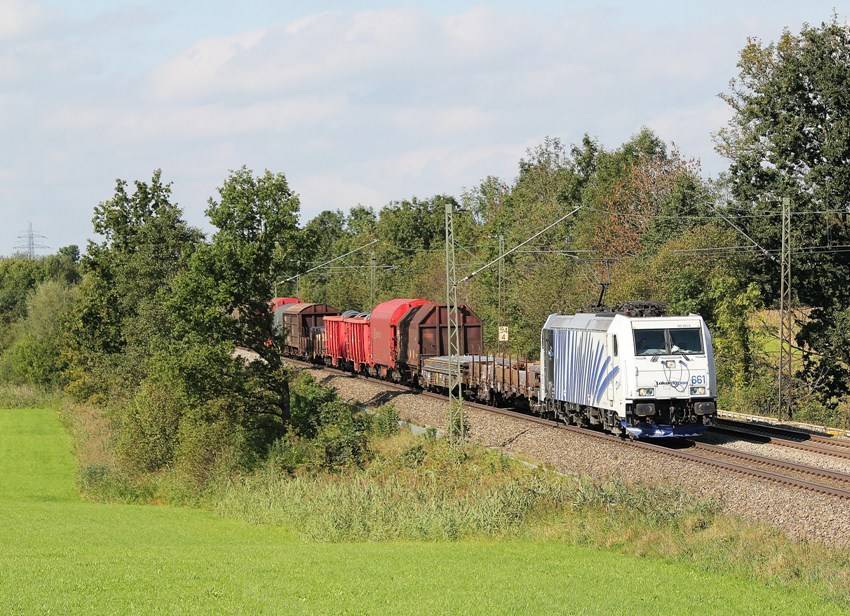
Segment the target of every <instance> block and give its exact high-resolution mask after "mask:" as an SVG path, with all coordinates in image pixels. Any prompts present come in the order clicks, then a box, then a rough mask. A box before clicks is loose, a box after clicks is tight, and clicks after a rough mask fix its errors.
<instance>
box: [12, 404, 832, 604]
mask: <svg viewBox="0 0 850 616" xmlns="http://www.w3.org/2000/svg"><path fill="white" fill-rule="evenodd" d="M435 446H437V447H439V446H440V445H439V444H438V445H435ZM72 447H73V445H72V442H71V439H70V438H69V436H68V435H67V434H66V433H65V431H64V430H63V428H62V426H61V424H60V422H59V420H58V419H57V416H56V414H55V412H54V411H51V410H46V409H40V410H39V409H29V410H27V409H21V410H14V411H11V410H5V411H0V473H2V477H3V478H4V479H3V482H2V484H0V543H2V545H3V546H4V548H5V549H4V550H3V552H2V555H0V567H2V571H4V575H3V576H2V578H0V605H2V606H3V611H4V612H6V613H38V612H59V613H80V612H83V613H85V612H98V613H103V612H110V613H129V612H133V613H139V612H152V611H165V612H169V613H181V612H195V613H210V612H216V613H221V612H228V611H231V612H233V611H238V612H243V613H260V612H291V613H317V612H324V613H370V612H371V613H376V612H385V613H386V612H392V613H434V612H442V613H445V612H456V613H460V612H463V613H526V612H562V613H563V612H573V613H574V612H593V613H606V614H608V613H648V612H652V613H656V612H657V611H659V610H662V611H664V612H665V613H686V612H687V613H694V612H697V613H699V612H702V613H720V612H724V613H729V612H746V613H759V612H761V613H801V612H803V611H805V612H807V613H812V614H814V613H841V605H840V604H836V603H829V602H828V601H827V600H825V599H824V598H823V597H822V596H819V595H817V594H815V593H813V592H811V591H809V590H806V589H799V588H797V589H788V588H781V587H777V586H774V587H769V586H766V585H763V584H759V583H755V582H753V581H748V580H745V579H742V578H741V577H737V576H735V575H729V574H725V575H724V574H718V573H711V572H705V571H703V570H700V569H699V568H695V567H692V566H687V565H685V564H682V563H669V562H663V561H662V560H660V559H655V558H637V557H634V556H628V555H622V554H617V553H614V552H612V551H606V550H597V549H592V548H589V547H581V546H576V545H570V544H567V543H565V542H563V541H558V540H555V541H546V540H545V538H544V537H532V538H525V539H515V540H506V541H502V542H495V541H493V540H487V539H480V538H479V539H469V540H463V541H454V542H404V541H395V542H380V543H379V542H367V543H316V542H310V541H304V540H303V539H299V538H298V537H297V535H296V532H295V531H297V530H298V529H296V528H292V529H290V528H289V527H286V526H272V525H263V524H259V525H257V524H250V523H247V522H244V521H242V520H239V519H233V518H228V517H226V516H225V517H222V516H220V515H217V514H216V513H213V512H208V511H203V510H197V509H188V508H179V507H169V506H159V507H157V506H150V505H129V504H115V503H112V504H104V503H96V502H86V501H84V500H81V499H80V498H79V496H78V493H77V490H76V488H75V485H74V479H75V474H76V470H75V464H74V460H73V456H72V453H71V451H72ZM426 455H427V453H426ZM255 480H256V479H255ZM317 485H318V484H317ZM321 485H323V486H326V485H328V484H327V483H325V482H322V483H321ZM254 487H255V488H256V486H254ZM270 487H274V486H272V485H271V484H270ZM234 489H236V490H241V489H246V488H245V486H241V487H239V486H237V487H235V488H234ZM250 493H251V494H252V495H254V497H256V495H257V494H258V492H257V491H256V490H255V489H253V490H251V492H250ZM231 496H232V497H236V496H238V494H232V495H231ZM243 496H244V495H243ZM237 501H238V502H241V503H244V502H246V501H245V499H244V498H238V499H237ZM231 502H233V501H231ZM252 508H253V507H252ZM268 509H269V510H272V509H274V507H271V506H269V507H268ZM231 513H234V512H231ZM235 513H238V512H235ZM239 515H242V514H241V513H240V514H239ZM592 519H593V518H592V516H591V517H589V518H587V521H586V522H587V523H591V525H592V522H590V521H591V520H592ZM550 530H551V528H550ZM556 534H557V533H556Z"/></svg>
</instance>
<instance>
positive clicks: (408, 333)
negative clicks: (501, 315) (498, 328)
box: [398, 302, 483, 370]
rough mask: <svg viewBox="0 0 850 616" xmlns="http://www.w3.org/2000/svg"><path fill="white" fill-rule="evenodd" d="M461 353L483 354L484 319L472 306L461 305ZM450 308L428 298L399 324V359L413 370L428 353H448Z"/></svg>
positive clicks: (429, 354) (431, 355) (459, 317)
mask: <svg viewBox="0 0 850 616" xmlns="http://www.w3.org/2000/svg"><path fill="white" fill-rule="evenodd" d="M458 319H459V323H458V325H459V332H458V333H459V338H460V340H459V342H460V354H461V355H481V354H482V353H483V348H482V336H481V319H480V318H478V317H477V316H476V315H475V313H474V312H472V310H470V309H469V307H468V306H465V305H460V306H458ZM448 329H449V320H448V311H447V309H446V306H445V304H435V303H433V302H428V303H426V304H424V305H421V306H419V307H418V308H417V309H416V310H415V311H411V312H410V313H409V314H408V315H407V316H406V317H405V318H404V319H403V320H402V322H401V323H400V324H399V330H400V332H399V336H398V338H399V354H398V360H399V363H405V364H407V365H408V366H410V368H411V369H413V370H418V369H419V362H420V361H421V360H423V359H425V358H427V357H435V356H438V355H447V354H448V352H449V345H448Z"/></svg>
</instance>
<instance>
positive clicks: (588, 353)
mask: <svg viewBox="0 0 850 616" xmlns="http://www.w3.org/2000/svg"><path fill="white" fill-rule="evenodd" d="M552 336H553V339H552V347H553V349H554V351H555V353H554V357H553V358H552V361H553V362H554V366H553V368H554V370H553V372H554V392H553V393H554V397H555V399H556V400H562V401H564V402H572V403H574V404H583V405H586V406H595V405H597V404H598V402H599V400H600V399H601V398H602V396H603V394H604V393H605V390H606V389H607V388H608V386H609V385H610V384H611V381H612V379H613V378H614V377H615V376H617V374H618V373H619V371H620V368H619V367H618V366H613V367H612V366H611V364H612V361H611V357H610V356H608V354H607V353H606V350H605V347H604V345H603V344H601V343H600V342H599V341H598V340H594V338H593V335H592V334H591V333H590V332H582V331H576V330H570V329H555V330H552Z"/></svg>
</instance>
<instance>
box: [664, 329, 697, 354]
mask: <svg viewBox="0 0 850 616" xmlns="http://www.w3.org/2000/svg"><path fill="white" fill-rule="evenodd" d="M669 331H670V350H671V351H672V352H673V353H685V354H694V355H699V354H700V353H702V336H701V335H700V333H701V332H700V330H699V328H696V327H694V328H688V329H671V330H669Z"/></svg>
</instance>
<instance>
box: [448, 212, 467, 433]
mask: <svg viewBox="0 0 850 616" xmlns="http://www.w3.org/2000/svg"><path fill="white" fill-rule="evenodd" d="M446 319H447V321H448V331H447V332H446V333H447V338H448V340H447V342H448V354H449V375H448V376H449V379H448V385H449V411H448V417H447V426H446V428H447V430H446V431H447V433H448V436H449V438H450V439H452V440H455V441H461V440H463V439H464V438H466V421H465V418H464V416H463V391H462V383H461V374H460V323H459V315H458V307H457V269H456V264H455V233H454V208H453V207H452V203H451V202H448V203H446Z"/></svg>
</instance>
